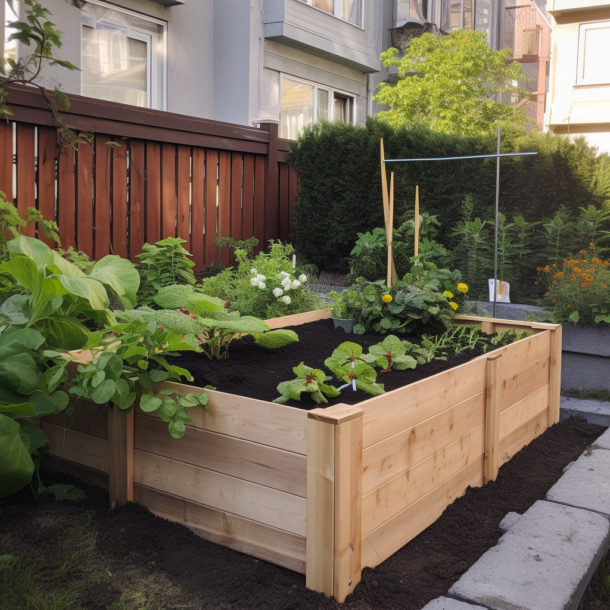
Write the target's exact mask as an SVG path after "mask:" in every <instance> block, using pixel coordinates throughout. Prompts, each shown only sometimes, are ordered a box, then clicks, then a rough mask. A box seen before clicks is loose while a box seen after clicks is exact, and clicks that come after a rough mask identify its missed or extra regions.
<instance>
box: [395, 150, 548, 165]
mask: <svg viewBox="0 0 610 610" xmlns="http://www.w3.org/2000/svg"><path fill="white" fill-rule="evenodd" d="M537 154H538V153H537V152H522V153H502V154H500V155H471V156H469V157H429V158H427V159H385V161H384V163H405V162H409V161H459V160H461V159H496V158H497V157H526V156H532V155H537Z"/></svg>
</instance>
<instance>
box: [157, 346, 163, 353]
mask: <svg viewBox="0 0 610 610" xmlns="http://www.w3.org/2000/svg"><path fill="white" fill-rule="evenodd" d="M155 352H156V353H157V354H160V353H161V352H163V350H162V349H159V348H158V347H155Z"/></svg>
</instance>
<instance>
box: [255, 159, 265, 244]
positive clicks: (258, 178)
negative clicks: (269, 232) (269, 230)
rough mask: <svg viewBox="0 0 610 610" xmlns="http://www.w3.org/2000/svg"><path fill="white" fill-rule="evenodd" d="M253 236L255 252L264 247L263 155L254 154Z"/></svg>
mask: <svg viewBox="0 0 610 610" xmlns="http://www.w3.org/2000/svg"><path fill="white" fill-rule="evenodd" d="M254 237H256V239H258V246H257V247H256V248H255V249H254V252H256V253H257V254H258V253H259V252H260V251H261V250H263V249H264V248H265V246H266V245H267V244H265V157H263V156H261V155H256V158H255V165H254Z"/></svg>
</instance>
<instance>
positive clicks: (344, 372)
mask: <svg viewBox="0 0 610 610" xmlns="http://www.w3.org/2000/svg"><path fill="white" fill-rule="evenodd" d="M324 364H326V366H327V367H328V368H329V369H330V370H331V371H332V372H333V373H334V374H335V377H336V378H337V379H339V380H340V381H343V382H344V383H345V385H346V386H347V385H351V386H352V387H353V386H354V385H355V386H356V388H357V389H358V390H362V391H363V392H366V393H367V394H372V395H373V396H378V395H379V394H383V393H384V392H385V390H384V389H383V384H382V383H377V372H376V371H375V369H374V368H373V367H371V366H369V365H368V364H365V363H364V362H359V363H358V364H355V363H352V362H347V363H345V364H343V365H339V364H338V361H336V360H334V359H333V358H328V359H327V360H326V361H325V362H324ZM344 387H345V386H344ZM338 389H341V388H338Z"/></svg>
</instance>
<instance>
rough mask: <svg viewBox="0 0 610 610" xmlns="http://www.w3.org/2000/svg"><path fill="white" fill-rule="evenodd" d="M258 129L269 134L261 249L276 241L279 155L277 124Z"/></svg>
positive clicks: (265, 125)
mask: <svg viewBox="0 0 610 610" xmlns="http://www.w3.org/2000/svg"><path fill="white" fill-rule="evenodd" d="M260 128H261V129H262V130H263V131H266V132H268V133H269V150H268V152H267V156H266V157H265V232H264V236H265V238H264V243H263V244H261V246H262V247H263V248H266V247H267V242H268V241H269V240H270V239H277V237H278V235H279V233H278V229H279V181H280V173H279V166H278V163H279V155H278V134H279V125H278V123H271V122H270V123H261V126H260Z"/></svg>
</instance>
